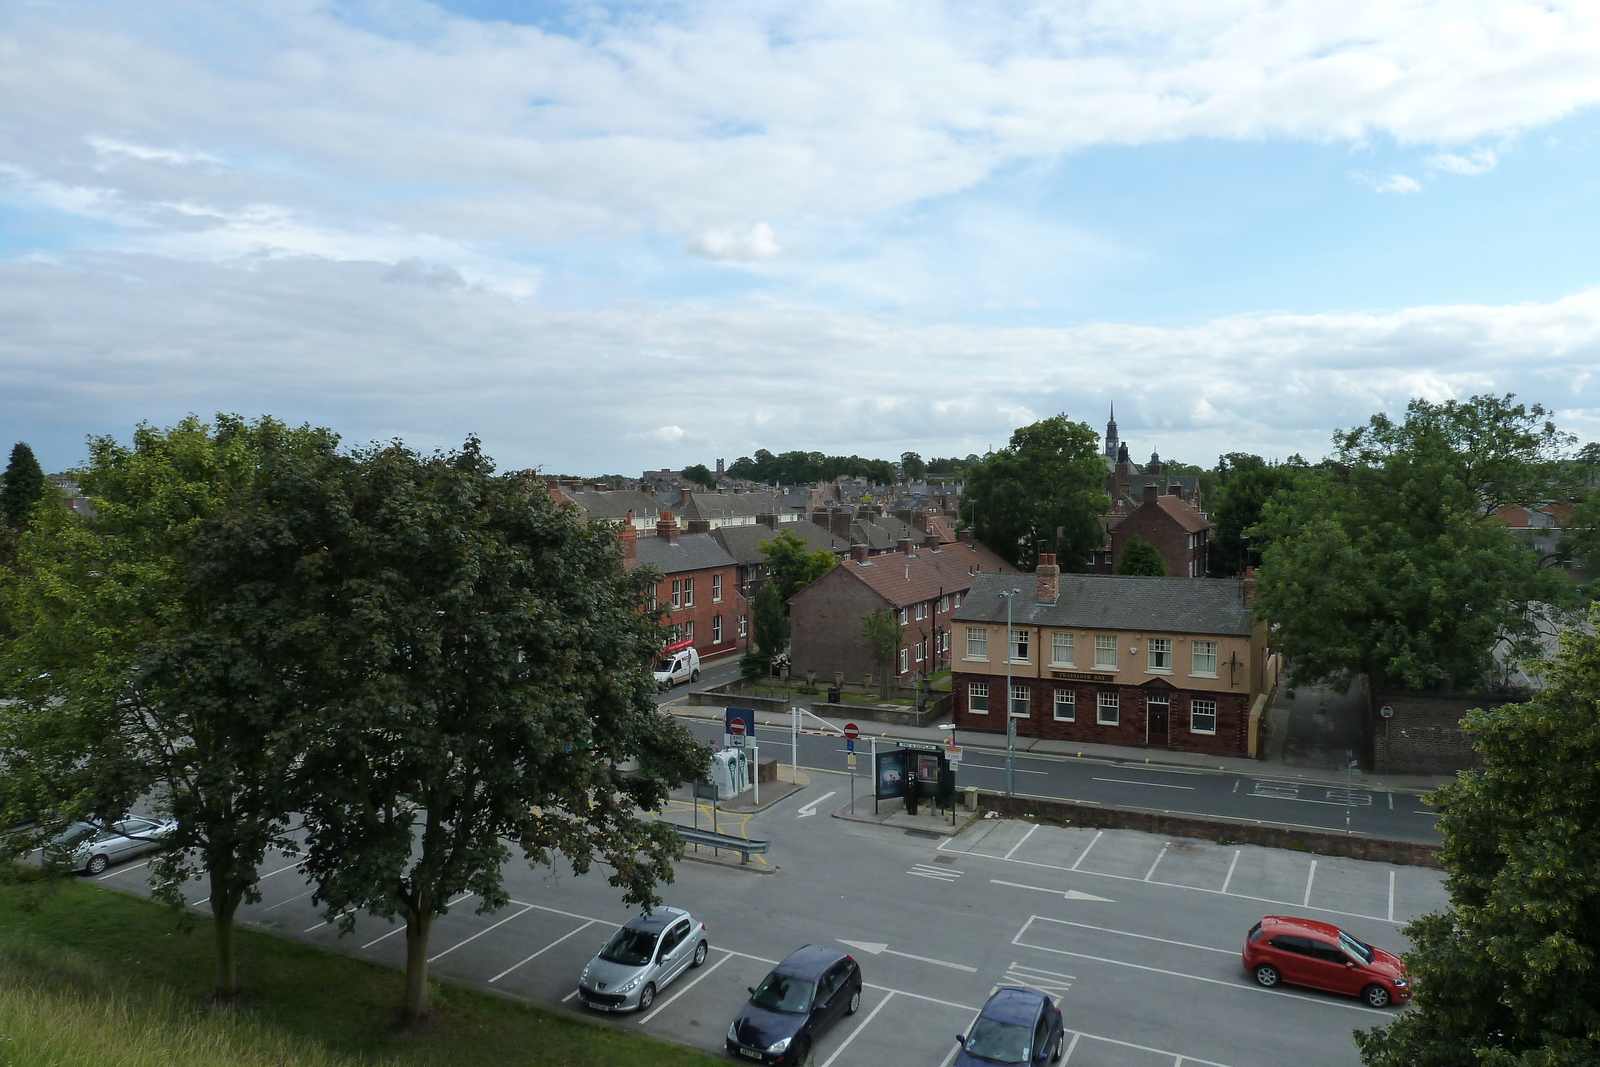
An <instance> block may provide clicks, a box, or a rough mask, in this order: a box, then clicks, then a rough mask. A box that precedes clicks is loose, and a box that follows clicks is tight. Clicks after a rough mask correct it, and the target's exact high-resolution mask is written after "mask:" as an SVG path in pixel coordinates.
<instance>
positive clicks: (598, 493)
mask: <svg viewBox="0 0 1600 1067" xmlns="http://www.w3.org/2000/svg"><path fill="white" fill-rule="evenodd" d="M565 493H566V495H567V497H568V498H569V499H570V500H571V501H572V502H573V503H574V504H576V505H578V507H580V508H582V509H583V512H584V515H585V517H586V518H588V519H590V520H593V519H625V518H627V517H628V512H630V511H631V512H633V514H634V516H635V518H638V519H651V520H653V519H655V517H656V516H658V515H660V514H661V509H662V504H661V501H659V500H657V499H656V495H655V494H654V493H642V492H639V491H638V490H634V489H612V490H603V489H567V490H565Z"/></svg>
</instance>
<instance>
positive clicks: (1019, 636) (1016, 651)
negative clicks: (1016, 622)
mask: <svg viewBox="0 0 1600 1067" xmlns="http://www.w3.org/2000/svg"><path fill="white" fill-rule="evenodd" d="M1011 662H1013V663H1026V662H1028V631H1027V630H1012V631H1011Z"/></svg>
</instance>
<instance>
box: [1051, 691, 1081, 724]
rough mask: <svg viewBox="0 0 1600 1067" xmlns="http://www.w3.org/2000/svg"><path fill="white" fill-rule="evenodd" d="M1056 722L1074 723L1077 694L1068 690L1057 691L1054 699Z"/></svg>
mask: <svg viewBox="0 0 1600 1067" xmlns="http://www.w3.org/2000/svg"><path fill="white" fill-rule="evenodd" d="M1055 715H1056V721H1057V722H1074V721H1076V720H1077V718H1078V694H1077V693H1074V692H1073V691H1072V690H1070V689H1057V690H1056V699H1055Z"/></svg>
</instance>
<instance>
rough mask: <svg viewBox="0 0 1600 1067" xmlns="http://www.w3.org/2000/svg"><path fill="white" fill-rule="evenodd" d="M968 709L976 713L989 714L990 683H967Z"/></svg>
mask: <svg viewBox="0 0 1600 1067" xmlns="http://www.w3.org/2000/svg"><path fill="white" fill-rule="evenodd" d="M967 710H968V711H970V712H972V714H974V715H987V714H989V683H988V682H968V683H967Z"/></svg>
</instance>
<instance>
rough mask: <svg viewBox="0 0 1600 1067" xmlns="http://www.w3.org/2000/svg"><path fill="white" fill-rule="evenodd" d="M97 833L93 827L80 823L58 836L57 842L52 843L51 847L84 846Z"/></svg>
mask: <svg viewBox="0 0 1600 1067" xmlns="http://www.w3.org/2000/svg"><path fill="white" fill-rule="evenodd" d="M96 833H97V831H96V830H95V828H94V827H93V826H90V825H89V824H88V823H86V822H80V823H77V824H76V825H73V826H69V827H67V828H66V830H64V831H63V832H62V833H60V834H57V835H56V837H55V840H53V841H51V842H50V845H51V847H52V848H71V847H73V846H74V845H81V844H83V843H84V842H85V841H87V840H89V839H90V838H91V837H93V836H94V835H95V834H96Z"/></svg>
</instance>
